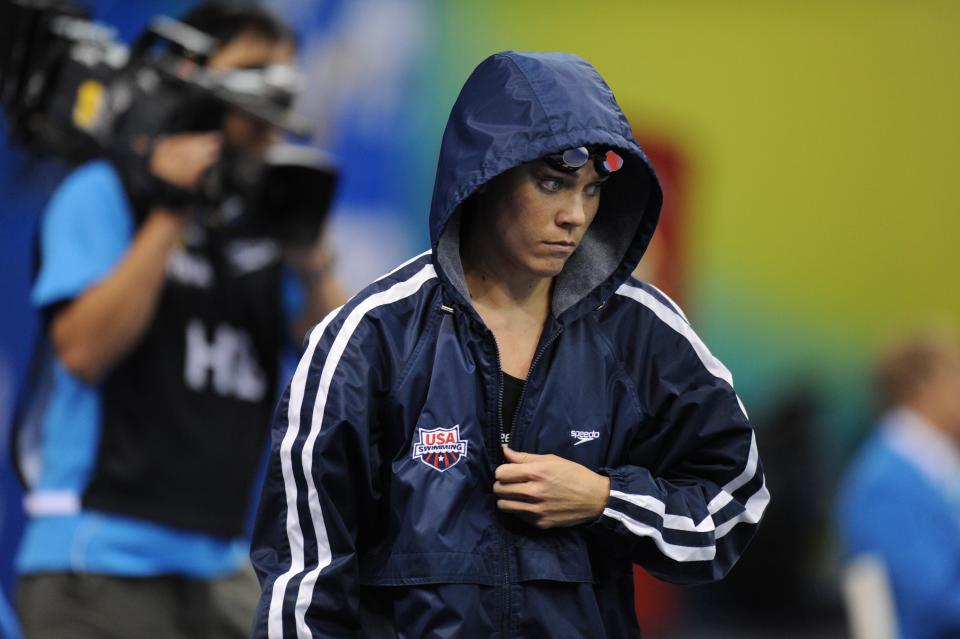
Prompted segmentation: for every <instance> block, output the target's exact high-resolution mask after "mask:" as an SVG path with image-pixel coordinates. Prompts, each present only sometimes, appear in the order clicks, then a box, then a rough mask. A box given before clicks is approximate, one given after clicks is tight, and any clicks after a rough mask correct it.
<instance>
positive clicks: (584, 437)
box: [570, 430, 600, 446]
mask: <svg viewBox="0 0 960 639" xmlns="http://www.w3.org/2000/svg"><path fill="white" fill-rule="evenodd" d="M570 436H571V437H573V438H574V439H575V440H577V443H576V444H574V446H579V445H580V444H586V443H587V442H592V441H593V440H595V439H597V438H598V437H600V431H598V430H571V431H570Z"/></svg>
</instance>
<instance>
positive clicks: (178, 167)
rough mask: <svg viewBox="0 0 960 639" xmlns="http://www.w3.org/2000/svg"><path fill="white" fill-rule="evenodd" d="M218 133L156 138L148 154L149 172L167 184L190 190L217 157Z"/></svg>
mask: <svg viewBox="0 0 960 639" xmlns="http://www.w3.org/2000/svg"><path fill="white" fill-rule="evenodd" d="M222 145H223V136H222V135H221V134H220V133H177V134H174V135H165V136H161V137H159V138H157V139H156V140H155V141H154V144H153V151H152V153H151V154H150V172H151V173H153V175H154V176H156V177H158V178H160V179H161V180H163V181H164V182H166V183H167V184H171V185H173V186H175V187H178V188H181V189H185V190H188V191H190V190H193V189H195V188H196V187H197V184H198V183H199V181H200V177H201V176H202V175H203V172H204V171H206V170H207V169H208V168H210V165H212V164H213V163H214V162H216V161H217V159H218V158H219V157H220V149H221V147H222Z"/></svg>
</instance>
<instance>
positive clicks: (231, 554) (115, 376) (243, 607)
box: [17, 3, 343, 639]
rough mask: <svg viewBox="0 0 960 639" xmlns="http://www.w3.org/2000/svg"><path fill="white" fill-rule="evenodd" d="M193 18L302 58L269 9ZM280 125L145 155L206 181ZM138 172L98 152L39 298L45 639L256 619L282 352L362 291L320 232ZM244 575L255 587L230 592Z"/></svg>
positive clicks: (30, 615) (245, 64)
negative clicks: (152, 190)
mask: <svg viewBox="0 0 960 639" xmlns="http://www.w3.org/2000/svg"><path fill="white" fill-rule="evenodd" d="M183 21H184V22H185V23H186V24H188V25H190V26H192V27H194V28H195V29H197V30H199V31H202V32H205V33H207V34H209V35H211V36H213V37H214V38H216V39H217V40H218V41H219V43H220V46H219V48H218V49H217V50H216V51H215V52H214V53H213V55H212V56H211V57H210V59H209V62H208V65H207V66H208V68H210V69H211V70H228V69H257V68H262V67H266V66H268V65H277V64H281V65H283V64H290V62H291V60H292V57H293V53H294V42H293V37H292V34H291V32H290V31H289V29H288V28H287V27H286V26H285V25H284V24H282V23H281V22H280V21H279V20H278V19H277V18H276V17H275V16H274V15H273V14H272V13H270V12H269V11H267V10H265V9H263V8H261V7H257V6H252V5H230V4H227V3H206V4H204V5H201V6H200V7H198V8H196V9H194V10H193V11H191V12H190V13H189V14H188V15H187V16H186V17H185V18H184V19H183ZM275 136H276V130H275V129H274V128H273V127H272V126H270V125H268V124H266V123H265V122H263V121H260V120H257V119H255V118H253V117H251V116H248V115H245V114H243V113H241V112H239V111H229V112H227V113H226V115H224V117H223V118H222V126H221V127H220V130H217V131H201V132H187V133H177V134H171V135H167V136H160V137H158V138H157V139H155V140H153V141H152V144H151V147H150V151H149V155H148V156H147V159H146V160H145V165H146V167H147V168H148V169H149V172H150V173H151V174H152V176H153V178H155V179H156V180H158V181H160V182H162V183H163V184H164V185H166V188H170V187H172V188H173V189H176V190H177V191H178V192H181V193H183V192H190V191H192V190H194V189H196V188H197V187H198V185H199V183H200V181H201V179H202V176H204V174H205V172H207V170H208V169H209V168H210V167H211V166H213V165H214V163H216V162H217V161H218V159H219V158H220V157H221V153H222V152H224V151H225V150H229V151H231V152H241V153H246V154H251V155H255V156H257V155H258V156H263V154H264V153H265V152H266V150H267V148H268V146H269V145H270V144H271V142H272V141H273V140H274V138H275ZM130 171H131V167H130V166H128V165H125V164H124V163H123V162H119V163H117V162H109V161H107V160H99V161H94V162H91V163H89V164H86V165H84V166H82V167H80V168H79V169H78V170H76V171H75V172H74V173H73V174H72V175H70V176H69V177H68V178H67V179H66V181H65V182H64V183H63V184H62V185H61V186H60V188H59V190H58V191H57V193H56V194H55V195H54V197H53V198H52V200H51V202H50V204H49V206H48V209H47V210H46V212H45V214H44V217H43V221H42V226H41V234H40V244H41V251H40V253H41V262H40V269H39V272H38V275H37V278H36V281H35V283H34V288H33V292H32V297H33V301H34V303H35V305H36V306H37V307H38V308H39V309H41V311H42V312H43V313H44V317H45V319H46V322H47V324H46V325H47V333H48V336H49V342H50V343H51V344H52V346H53V349H52V350H53V353H54V357H55V365H54V371H53V382H52V390H51V392H50V395H49V400H48V401H47V403H46V405H45V410H44V414H43V417H42V443H41V450H40V459H41V467H40V471H39V475H38V478H37V481H36V482H35V483H34V484H33V485H32V486H31V492H30V493H29V494H28V496H27V499H26V506H27V511H28V515H29V517H30V521H29V523H28V526H27V529H26V531H25V534H24V538H23V542H22V545H21V548H20V551H19V554H18V560H17V566H18V571H19V573H20V576H21V577H20V585H19V589H18V593H17V604H18V610H19V614H20V616H21V620H22V623H23V627H24V631H25V635H26V637H28V638H32V637H64V636H69V637H98V638H99V637H118V638H120V637H122V638H124V639H136V638H137V637H151V638H158V637H160V638H162V637H234V636H236V637H241V636H247V634H248V632H249V626H250V622H251V619H252V615H253V607H254V606H255V604H256V598H257V595H258V594H259V593H258V591H257V589H256V588H255V586H254V587H251V588H249V589H248V590H244V588H246V585H245V584H244V582H243V575H244V570H243V569H244V567H245V566H246V565H248V564H247V559H246V555H247V545H248V544H247V542H246V540H245V539H244V538H243V533H244V523H245V518H246V515H247V511H248V505H249V503H250V491H251V487H252V484H253V482H254V478H255V475H256V471H257V467H258V462H259V460H260V458H261V455H262V452H263V445H264V443H265V437H266V432H267V426H268V422H269V417H270V413H271V412H272V408H273V401H274V389H275V386H276V374H277V367H278V363H279V356H280V352H281V350H282V348H283V347H284V344H285V343H286V340H287V338H288V337H291V336H295V337H294V338H295V339H297V340H298V339H299V337H300V336H302V335H303V333H304V332H305V330H306V328H307V327H308V326H310V325H311V324H313V323H314V322H316V321H317V320H318V319H319V317H320V316H321V315H322V314H323V313H325V312H327V311H328V310H330V309H332V308H333V307H335V306H337V305H339V304H340V303H342V301H343V294H342V292H341V290H340V288H339V286H338V285H337V283H336V281H335V280H334V279H332V278H331V277H329V276H328V272H327V271H328V266H329V264H328V262H329V259H328V258H327V257H326V255H325V253H324V251H323V249H322V247H321V246H320V244H319V242H318V243H317V244H316V245H315V246H312V247H309V248H307V249H303V248H299V249H297V250H296V251H294V250H286V251H280V250H278V248H277V244H276V242H275V241H273V240H270V239H267V238H246V239H243V238H236V237H233V238H231V237H230V236H227V235H224V234H223V233H221V232H219V231H216V230H214V229H211V228H207V227H206V226H205V225H204V224H201V223H200V220H199V219H198V217H197V214H196V211H195V210H194V207H192V206H191V205H188V204H184V203H183V202H180V203H171V201H170V200H169V199H167V198H164V199H163V200H155V199H154V200H151V199H150V198H146V200H145V199H144V198H143V197H139V194H138V193H135V192H134V191H133V190H132V189H131V187H130V182H129V180H128V179H127V178H128V176H129V175H130ZM283 258H286V259H285V260H284V259H283ZM287 267H289V268H287ZM291 271H292V272H293V273H294V274H295V275H298V276H299V278H294V279H299V285H300V286H299V291H297V290H296V289H297V287H296V286H294V287H293V288H292V289H291V287H290V286H289V284H288V280H290V277H289V273H290V272H291ZM285 287H286V288H285ZM284 291H286V292H284ZM298 297H299V312H298V313H293V312H292V311H291V309H287V308H285V307H287V306H292V305H293V303H294V302H293V300H294V298H298ZM284 300H287V302H288V303H286V304H285V303H284ZM285 311H286V312H285ZM224 588H228V589H230V588H232V589H233V591H234V592H239V597H240V599H239V602H240V603H238V600H234V601H233V603H232V604H231V605H230V606H223V605H222V602H221V595H220V594H219V593H221V592H222V591H223V589H224ZM238 588H239V591H238V590H237V589H238ZM226 608H229V610H227V609H226Z"/></svg>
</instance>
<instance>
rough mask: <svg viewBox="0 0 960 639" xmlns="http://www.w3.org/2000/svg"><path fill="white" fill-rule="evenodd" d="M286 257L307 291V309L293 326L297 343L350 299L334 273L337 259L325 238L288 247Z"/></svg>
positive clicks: (293, 335)
mask: <svg viewBox="0 0 960 639" xmlns="http://www.w3.org/2000/svg"><path fill="white" fill-rule="evenodd" d="M284 258H285V259H286V262H287V266H288V267H289V268H290V270H292V271H293V273H294V275H296V276H297V279H298V280H299V281H300V286H301V288H302V289H303V291H304V294H305V299H304V304H303V308H302V309H301V311H300V314H299V315H298V316H297V317H295V318H293V321H292V322H291V326H290V331H291V337H292V339H293V342H294V344H299V343H300V342H301V341H302V340H303V336H304V335H306V333H307V331H309V330H310V328H311V327H312V326H313V325H314V324H316V323H317V322H319V321H320V320H321V319H322V318H323V316H324V315H326V314H327V313H329V312H330V311H332V310H333V309H335V308H336V307H338V306H340V305H341V304H343V303H344V302H346V301H347V294H346V292H345V291H344V289H343V285H342V284H341V283H340V280H339V279H338V278H337V277H336V275H335V274H334V263H335V261H336V258H335V257H334V255H333V253H332V252H331V251H330V249H329V248H328V247H327V245H326V244H325V243H324V242H323V240H322V239H321V240H318V241H317V242H315V243H314V244H312V245H307V246H286V247H284Z"/></svg>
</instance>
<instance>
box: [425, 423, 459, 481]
mask: <svg viewBox="0 0 960 639" xmlns="http://www.w3.org/2000/svg"><path fill="white" fill-rule="evenodd" d="M417 432H418V434H419V441H418V442H417V443H415V444H414V445H413V459H420V461H422V462H423V463H424V464H426V465H427V466H429V467H430V468H433V469H434V470H439V471H440V472H441V473H442V472H443V471H445V470H449V469H450V468H453V467H454V466H456V465H457V462H459V461H460V460H461V459H463V458H464V457H466V456H467V443H468V442H467V441H466V440H461V439H460V424H457V425H456V426H454V427H453V428H434V429H432V430H426V429H424V428H418V429H417Z"/></svg>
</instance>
